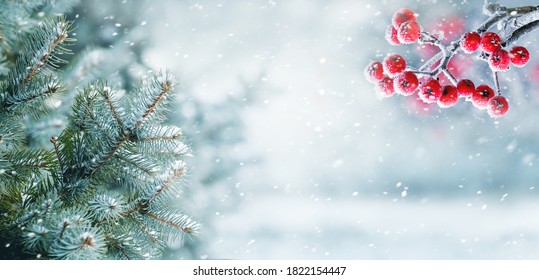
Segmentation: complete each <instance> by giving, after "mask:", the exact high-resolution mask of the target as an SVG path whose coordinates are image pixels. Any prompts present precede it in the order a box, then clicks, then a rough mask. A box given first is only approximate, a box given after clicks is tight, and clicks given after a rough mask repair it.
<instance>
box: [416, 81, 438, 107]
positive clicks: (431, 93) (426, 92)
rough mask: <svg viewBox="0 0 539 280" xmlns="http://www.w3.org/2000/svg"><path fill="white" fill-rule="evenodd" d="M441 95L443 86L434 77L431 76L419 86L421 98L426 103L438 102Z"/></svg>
mask: <svg viewBox="0 0 539 280" xmlns="http://www.w3.org/2000/svg"><path fill="white" fill-rule="evenodd" d="M441 96H442V86H441V85H440V82H438V81H437V80H435V79H433V78H429V79H428V80H427V81H426V82H425V83H423V84H422V85H421V86H420V87H419V98H421V100H423V102H425V103H436V101H438V99H440V97H441Z"/></svg>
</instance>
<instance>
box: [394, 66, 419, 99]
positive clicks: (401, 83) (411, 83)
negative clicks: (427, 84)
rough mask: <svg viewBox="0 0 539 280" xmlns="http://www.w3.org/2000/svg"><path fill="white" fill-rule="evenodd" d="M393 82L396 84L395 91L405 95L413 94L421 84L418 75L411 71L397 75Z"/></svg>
mask: <svg viewBox="0 0 539 280" xmlns="http://www.w3.org/2000/svg"><path fill="white" fill-rule="evenodd" d="M393 83H394V86H395V91H396V92H397V93H400V94H402V95H404V96H408V95H411V94H413V93H414V91H415V90H416V89H417V87H418V86H419V80H418V79H417V76H416V75H415V74H414V73H412V72H410V71H404V72H402V73H401V74H399V75H398V76H397V77H395V80H394V82H393Z"/></svg>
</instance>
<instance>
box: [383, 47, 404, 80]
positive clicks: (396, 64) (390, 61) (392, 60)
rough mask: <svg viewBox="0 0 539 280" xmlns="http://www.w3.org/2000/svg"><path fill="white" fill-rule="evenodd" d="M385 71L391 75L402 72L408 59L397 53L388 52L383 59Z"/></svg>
mask: <svg viewBox="0 0 539 280" xmlns="http://www.w3.org/2000/svg"><path fill="white" fill-rule="evenodd" d="M382 64H383V66H384V73H386V74H387V75H388V76H390V77H394V76H395V75H397V74H399V73H402V72H403V71H404V69H406V61H405V60H404V58H403V57H402V56H400V55H398V54H396V53H394V54H388V55H387V56H386V57H385V58H384V61H383V63H382Z"/></svg>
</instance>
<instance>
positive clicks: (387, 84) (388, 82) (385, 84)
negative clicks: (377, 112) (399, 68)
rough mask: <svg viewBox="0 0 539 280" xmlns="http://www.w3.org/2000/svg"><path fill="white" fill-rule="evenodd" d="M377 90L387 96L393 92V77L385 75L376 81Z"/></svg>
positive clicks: (381, 94)
mask: <svg viewBox="0 0 539 280" xmlns="http://www.w3.org/2000/svg"><path fill="white" fill-rule="evenodd" d="M378 91H379V92H380V96H382V97H389V96H392V95H393V94H395V89H394V87H393V79H392V78H390V77H387V76H385V77H384V78H383V79H382V80H381V81H380V82H378Z"/></svg>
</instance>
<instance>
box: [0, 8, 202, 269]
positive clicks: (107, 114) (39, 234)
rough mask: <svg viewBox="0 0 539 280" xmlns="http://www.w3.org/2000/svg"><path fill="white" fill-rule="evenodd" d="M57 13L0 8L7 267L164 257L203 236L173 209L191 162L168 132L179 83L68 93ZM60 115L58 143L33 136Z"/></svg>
mask: <svg viewBox="0 0 539 280" xmlns="http://www.w3.org/2000/svg"><path fill="white" fill-rule="evenodd" d="M57 2H58V3H63V2H65V1H21V2H18V1H0V258H3V259H32V258H41V259H152V258H159V257H160V255H161V253H162V251H163V250H164V249H165V248H166V246H167V243H168V242H170V241H172V240H174V239H181V238H183V237H184V236H186V235H193V234H196V233H197V231H198V228H199V224H198V223H197V222H196V221H194V220H193V219H191V217H190V216H188V215H186V214H184V213H183V212H182V210H181V209H177V208H176V206H174V203H173V202H172V201H173V200H174V199H175V198H176V196H177V195H178V194H179V191H180V187H181V185H182V180H183V175H184V174H185V171H186V166H185V164H184V162H183V160H182V158H183V157H185V156H186V155H187V154H188V152H189V148H188V147H187V146H186V145H185V144H184V143H183V142H182V138H183V137H182V131H181V129H180V128H178V127H176V126H172V125H165V124H164V122H165V121H166V116H167V113H168V110H169V109H170V107H171V105H172V102H173V100H174V96H173V92H174V87H175V86H176V81H175V78H174V77H173V75H172V74H170V73H169V72H159V73H157V74H153V75H151V76H150V77H148V78H146V79H144V80H142V81H141V82H140V83H139V84H137V85H130V86H131V87H132V90H130V91H129V92H128V93H126V91H125V90H122V89H117V88H115V87H114V86H109V84H108V82H107V81H97V82H95V83H92V84H86V85H78V84H75V85H71V84H70V85H67V84H66V83H64V82H63V81H62V75H60V73H61V71H67V69H69V68H68V67H62V65H65V64H67V63H68V58H69V57H70V55H72V54H71V52H70V50H69V46H70V45H71V44H74V43H75V40H74V39H72V38H71V35H72V34H73V32H72V31H73V23H72V22H69V21H68V20H66V19H65V18H64V17H62V16H58V14H59V13H60V12H61V11H62V10H65V9H69V5H67V4H65V3H63V5H62V6H59V4H58V3H57ZM44 11H45V12H44ZM69 87H75V88H76V89H77V90H76V91H75V92H76V95H75V96H74V97H73V98H72V102H63V101H64V100H67V99H68V98H67V97H66V95H67V92H73V89H72V88H69ZM65 106H70V108H71V109H70V110H67V109H65V108H64V107H65ZM57 111H61V112H68V114H67V115H66V116H65V122H61V123H58V124H56V126H57V127H59V129H58V131H59V133H58V135H53V136H50V137H49V136H48V135H46V134H44V133H41V134H40V133H36V131H37V128H38V127H40V125H43V122H44V121H45V120H46V116H47V115H48V114H51V113H54V112H57ZM39 137H47V138H48V142H47V141H41V143H47V144H41V145H33V144H32V143H30V142H32V141H30V140H29V139H34V138H39Z"/></svg>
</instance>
